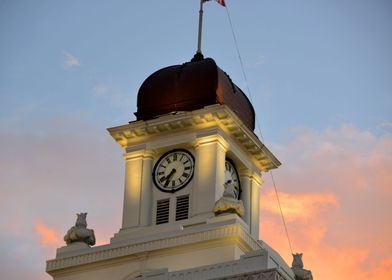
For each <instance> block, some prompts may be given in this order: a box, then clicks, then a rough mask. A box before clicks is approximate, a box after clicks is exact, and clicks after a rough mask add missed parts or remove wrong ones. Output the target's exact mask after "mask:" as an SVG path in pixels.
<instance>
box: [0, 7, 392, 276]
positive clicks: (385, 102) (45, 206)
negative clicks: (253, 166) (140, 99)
mask: <svg viewBox="0 0 392 280" xmlns="http://www.w3.org/2000/svg"><path fill="white" fill-rule="evenodd" d="M226 3H227V6H228V11H229V14H230V16H231V20H232V23H233V29H234V33H235V36H236V40H237V42H238V48H239V51H240V56H241V58H242V64H243V65H244V70H245V73H246V80H245V79H244V77H243V74H242V71H241V61H240V59H239V57H238V54H237V52H236V47H235V44H234V40H233V36H232V33H231V28H230V24H229V21H228V16H227V10H226V9H225V8H223V7H221V6H220V5H218V4H217V3H214V2H208V3H206V4H205V11H204V31H203V53H204V55H205V56H206V57H212V58H214V60H215V61H216V63H217V64H218V65H219V67H221V68H222V69H224V70H225V71H226V72H227V73H228V74H229V75H230V77H231V78H232V80H233V81H234V82H235V83H236V84H237V85H238V86H240V87H241V88H242V89H243V90H244V91H245V92H246V93H247V94H248V95H249V97H250V99H251V101H252V103H253V106H254V108H255V111H256V114H257V122H258V126H259V127H260V128H261V131H262V132H261V133H262V138H263V141H264V142H265V144H266V145H267V146H268V147H269V148H270V150H271V151H272V152H273V153H274V154H275V155H276V156H277V157H278V158H279V159H280V161H281V162H282V166H281V167H280V168H279V169H277V170H275V171H274V172H273V178H274V180H275V183H276V186H277V189H278V192H279V197H280V201H281V204H282V208H283V212H284V216H285V219H286V223H287V229H288V232H289V236H290V240H291V244H292V248H293V251H294V252H303V254H304V255H303V260H304V264H305V267H306V268H308V269H311V270H312V272H313V276H314V278H315V279H319V280H327V279H349V280H351V279H355V280H362V279H370V278H372V279H373V278H374V279H380V280H383V279H391V278H392V224H391V218H390V215H391V213H392V203H391V202H390V201H391V199H392V188H391V186H392V79H391V77H392V52H391V50H392V32H391V30H392V3H391V2H390V1H389V0H373V1H367V0H328V1H326V0H324V1H323V0H315V1H309V0H297V1H293V0H280V1H278V0H276V1H271V0H268V1H267V0H241V1H240V0H226ZM198 7H199V1H197V0H187V1H184V0H166V1H162V0H159V1H158V0H143V1H133V0H127V1H126V0H118V1H107V0H102V1H92V0H85V1H76V0H67V1H52V0H37V1H29V0H16V1H15V0H0V100H1V102H0V240H1V242H0V250H1V252H2V254H1V255H0V279H2V280H3V279H4V280H7V279H24V278H25V279H31V280H39V279H40V280H41V279H43V280H45V279H51V278H50V277H49V276H48V275H47V274H46V273H45V272H44V271H45V261H46V260H47V259H51V258H54V256H55V250H56V248H58V247H60V246H63V244H64V243H63V241H62V238H63V236H64V234H65V233H66V231H67V230H68V228H70V227H71V226H72V225H73V224H74V222H75V213H78V212H88V217H87V220H88V224H89V228H93V229H94V230H95V232H96V237H97V241H98V244H105V243H107V242H108V241H109V239H110V237H112V236H113V234H114V233H116V232H117V231H118V230H119V227H120V223H121V215H122V200H123V197H122V196H123V177H124V163H123V158H122V150H121V148H120V147H119V146H118V145H117V144H116V143H115V141H114V140H113V139H111V137H110V135H109V134H108V133H107V131H106V128H108V127H113V126H117V125H121V124H125V123H127V122H128V121H131V120H134V119H135V117H134V115H133V113H134V112H135V111H136V110H137V108H136V97H137V92H138V89H139V87H140V85H141V83H142V82H143V81H144V80H145V79H146V78H147V77H148V76H149V75H150V74H151V73H153V72H154V71H156V70H158V69H160V68H162V67H165V66H168V65H174V64H182V63H184V62H186V61H189V60H190V59H191V58H192V57H193V55H194V53H195V51H196V46H197V21H198V18H197V16H198ZM255 132H256V133H257V134H258V135H259V136H260V137H261V135H260V132H259V130H256V131H255ZM263 177H264V180H265V184H264V186H263V188H262V190H261V198H260V199H261V204H260V205H261V206H260V211H261V215H260V223H261V228H260V238H261V239H262V240H264V241H266V242H267V243H268V244H270V245H271V246H273V247H274V248H275V249H276V250H277V251H279V253H280V254H281V255H282V257H283V258H284V259H285V260H286V261H287V262H288V263H289V264H291V260H292V258H291V252H290V249H289V245H288V242H287V239H286V236H285V233H284V228H283V225H282V222H281V219H280V216H279V210H278V206H277V202H276V197H275V193H274V188H273V184H272V179H271V178H272V177H271V174H270V173H266V174H263Z"/></svg>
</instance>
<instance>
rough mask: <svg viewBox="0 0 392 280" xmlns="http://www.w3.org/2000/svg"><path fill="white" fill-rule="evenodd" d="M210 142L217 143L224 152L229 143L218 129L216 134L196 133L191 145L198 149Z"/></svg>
mask: <svg viewBox="0 0 392 280" xmlns="http://www.w3.org/2000/svg"><path fill="white" fill-rule="evenodd" d="M211 144H219V145H220V146H221V148H222V149H223V150H225V152H226V151H227V150H228V149H229V143H228V142H227V141H226V140H225V138H224V137H223V136H222V135H221V134H220V133H219V132H218V131H217V133H216V134H212V135H198V136H197V138H196V140H195V141H194V142H193V147H194V148H195V149H199V148H200V147H202V146H205V145H211Z"/></svg>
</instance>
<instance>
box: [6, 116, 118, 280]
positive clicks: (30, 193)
mask: <svg viewBox="0 0 392 280" xmlns="http://www.w3.org/2000/svg"><path fill="white" fill-rule="evenodd" d="M30 124H31V126H32V127H34V126H35V127H45V129H44V130H39V131H38V132H34V130H29V132H26V131H23V132H12V133H10V132H8V133H5V132H1V131H0V145H1V147H2V149H1V156H0V213H1V214H0V240H2V242H0V250H1V252H2V256H0V262H1V263H2V265H1V270H2V271H1V275H2V276H3V277H4V279H23V278H26V277H23V276H24V275H30V276H31V277H27V278H28V279H34V280H35V279H37V280H38V279H51V278H50V277H49V276H48V275H47V274H46V273H45V260H47V259H52V258H53V257H54V256H55V253H56V248H58V247H61V246H64V245H65V243H64V241H62V237H63V236H64V234H65V233H66V232H67V230H68V229H69V228H70V227H72V226H73V225H74V223H75V219H76V216H75V213H79V212H88V217H87V222H88V227H89V228H92V229H94V231H95V235H96V238H97V240H98V242H97V243H100V244H103V243H108V241H109V239H110V238H111V237H112V236H113V235H114V233H115V232H117V231H118V230H119V228H120V225H121V214H122V206H121V203H119V202H121V201H122V199H123V197H122V195H123V158H122V156H121V154H122V151H121V148H120V147H119V146H118V145H117V143H115V141H114V140H113V139H111V137H110V135H109V134H108V133H107V132H106V131H105V129H96V128H94V127H92V126H91V125H87V124H84V123H83V122H82V121H81V120H78V119H77V118H60V117H59V118H57V119H56V120H49V121H47V122H45V121H43V120H41V124H34V123H30ZM38 125H39V126H38ZM26 139H29V140H28V144H26ZM26 145H27V146H26ZM21 147H26V149H23V152H21ZM102 201H105V203H104V204H102ZM14 263H18V266H17V269H16V268H15V265H13V264H14ZM5 276H9V277H5Z"/></svg>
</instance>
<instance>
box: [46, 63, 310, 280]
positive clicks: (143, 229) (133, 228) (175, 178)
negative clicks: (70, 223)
mask: <svg viewBox="0 0 392 280" xmlns="http://www.w3.org/2000/svg"><path fill="white" fill-rule="evenodd" d="M135 115H136V117H137V120H136V121H133V122H130V123H127V124H125V125H121V126H117V127H113V128H109V129H108V131H109V133H110V134H111V136H112V137H113V138H114V140H115V141H116V142H117V143H118V144H119V145H121V147H122V148H123V149H124V161H125V190H124V201H123V217H122V226H121V228H120V229H119V231H118V232H117V233H115V234H114V236H113V238H112V239H111V240H110V243H109V244H107V245H103V246H91V245H92V244H94V242H93V241H94V236H93V235H94V233H93V232H92V231H91V230H89V229H87V224H86V221H85V220H84V221H83V219H82V218H83V217H80V218H81V220H79V218H78V221H79V222H77V223H76V224H75V226H74V227H72V228H71V229H70V230H69V231H68V233H67V235H66V238H65V239H66V241H67V245H66V246H64V247H61V248H59V249H58V250H57V254H56V258H55V259H53V260H49V261H47V272H48V273H49V274H50V275H51V276H52V277H53V279H56V280H57V279H61V280H82V279H83V280H89V279H94V280H96V279H115V280H117V279H118V280H130V279H154V280H161V279H162V280H163V279H287V280H289V279H290V280H293V279H295V275H294V272H293V270H292V269H291V268H290V267H289V266H288V265H287V264H286V263H285V262H284V260H283V259H282V258H281V257H280V255H279V254H278V253H277V252H275V251H274V250H273V249H272V248H271V247H269V246H268V245H267V244H266V243H265V242H263V241H261V240H259V223H260V217H259V208H260V205H259V203H260V201H259V190H260V188H261V186H262V184H263V179H262V173H263V172H267V171H269V170H271V169H274V168H277V167H278V166H279V165H280V162H279V160H278V159H277V158H276V157H275V156H274V155H273V154H272V153H271V152H270V151H269V150H268V148H267V147H266V146H265V145H264V144H263V143H262V142H261V141H260V139H259V138H258V137H257V136H256V134H255V133H254V132H253V130H254V127H255V112H254V109H253V106H252V104H251V103H250V101H249V100H248V98H247V97H246V96H245V94H244V93H243V92H242V91H241V89H239V88H238V87H237V86H236V85H235V84H234V83H233V82H232V81H231V79H230V77H229V76H228V75H227V74H226V73H225V72H224V71H223V70H221V69H220V68H219V67H218V66H217V65H216V63H215V61H214V60H213V59H211V58H206V59H204V58H203V57H202V56H200V55H199V56H195V58H194V59H192V61H190V62H187V63H184V64H182V65H174V66H170V67H166V68H163V69H161V70H158V71H157V72H155V73H153V74H152V75H151V76H150V77H148V78H147V79H146V80H145V81H144V83H143V84H142V86H141V87H140V90H139V93H138V110H137V112H136V113H135ZM261 203H262V202H261ZM84 218H85V215H84ZM303 279H305V278H303ZM309 279H311V278H309Z"/></svg>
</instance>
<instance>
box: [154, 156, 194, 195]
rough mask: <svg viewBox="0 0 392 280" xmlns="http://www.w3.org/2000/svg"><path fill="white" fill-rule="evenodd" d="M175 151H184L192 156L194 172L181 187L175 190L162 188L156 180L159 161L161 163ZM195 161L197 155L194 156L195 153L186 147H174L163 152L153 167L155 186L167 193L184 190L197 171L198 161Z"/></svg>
mask: <svg viewBox="0 0 392 280" xmlns="http://www.w3.org/2000/svg"><path fill="white" fill-rule="evenodd" d="M174 152H184V153H186V154H187V155H189V156H190V158H191V159H192V161H193V168H192V173H191V175H190V176H189V179H188V180H187V181H186V182H185V184H184V185H183V186H181V187H179V188H176V189H174V190H167V189H164V188H162V187H161V186H160V185H159V183H158V182H157V181H156V178H155V172H156V171H157V168H158V163H160V162H161V161H162V159H164V158H165V157H167V156H168V155H170V154H172V153H174ZM195 162H196V161H195V157H194V156H193V154H192V153H191V152H190V151H188V150H186V149H173V150H170V151H167V152H165V153H164V154H162V155H161V156H160V157H159V159H158V160H157V161H156V163H155V164H154V168H153V171H152V180H153V182H154V185H155V187H157V188H158V189H159V190H160V191H162V192H165V193H175V192H178V191H179V190H182V189H183V188H185V187H186V186H187V185H188V184H189V183H190V181H192V179H193V175H194V173H195V166H196V163H195Z"/></svg>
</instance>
